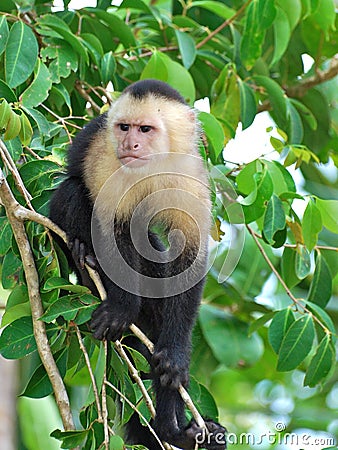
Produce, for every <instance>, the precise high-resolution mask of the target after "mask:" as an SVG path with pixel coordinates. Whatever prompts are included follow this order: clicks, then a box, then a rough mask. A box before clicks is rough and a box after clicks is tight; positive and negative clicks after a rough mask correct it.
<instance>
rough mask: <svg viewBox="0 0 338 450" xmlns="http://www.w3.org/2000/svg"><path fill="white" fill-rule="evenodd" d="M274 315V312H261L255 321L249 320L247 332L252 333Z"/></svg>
mask: <svg viewBox="0 0 338 450" xmlns="http://www.w3.org/2000/svg"><path fill="white" fill-rule="evenodd" d="M274 316H275V313H274V312H269V313H266V314H263V315H262V316H261V317H259V318H258V319H256V320H255V321H253V322H251V324H250V326H249V330H248V334H249V336H250V334H252V333H254V332H255V331H257V330H259V329H260V328H261V327H262V326H263V325H265V324H266V322H268V321H269V320H271V319H272V318H273V317H274Z"/></svg>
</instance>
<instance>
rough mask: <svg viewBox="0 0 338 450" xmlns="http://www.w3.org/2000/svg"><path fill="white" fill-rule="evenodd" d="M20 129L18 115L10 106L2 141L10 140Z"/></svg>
mask: <svg viewBox="0 0 338 450" xmlns="http://www.w3.org/2000/svg"><path fill="white" fill-rule="evenodd" d="M20 130H21V120H20V115H19V114H16V112H14V111H13V110H12V109H11V108H10V114H9V118H8V122H7V125H6V129H5V133H4V135H3V139H4V141H10V140H11V139H14V138H16V137H17V136H18V134H19V133H20Z"/></svg>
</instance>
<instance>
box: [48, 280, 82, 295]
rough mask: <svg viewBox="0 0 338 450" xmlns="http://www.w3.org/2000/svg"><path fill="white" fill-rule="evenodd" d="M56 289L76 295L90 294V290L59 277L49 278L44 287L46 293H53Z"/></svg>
mask: <svg viewBox="0 0 338 450" xmlns="http://www.w3.org/2000/svg"><path fill="white" fill-rule="evenodd" d="M54 289H62V290H64V291H70V292H74V293H75V294H85V293H88V288H86V287H84V286H80V285H78V284H71V283H69V281H67V280H64V279H63V278H59V277H51V278H48V280H47V281H46V283H45V284H44V286H43V291H44V292H49V291H53V290H54Z"/></svg>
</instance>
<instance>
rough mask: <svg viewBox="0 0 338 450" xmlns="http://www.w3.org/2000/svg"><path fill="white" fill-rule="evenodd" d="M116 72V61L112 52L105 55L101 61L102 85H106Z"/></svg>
mask: <svg viewBox="0 0 338 450" xmlns="http://www.w3.org/2000/svg"><path fill="white" fill-rule="evenodd" d="M115 70H116V61H115V58H114V55H113V52H108V53H106V54H105V55H104V56H103V58H102V60H101V77H102V81H103V83H105V84H107V83H109V81H111V80H112V79H113V75H114V73H115Z"/></svg>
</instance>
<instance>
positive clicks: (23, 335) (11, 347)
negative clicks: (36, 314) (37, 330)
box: [0, 317, 36, 359]
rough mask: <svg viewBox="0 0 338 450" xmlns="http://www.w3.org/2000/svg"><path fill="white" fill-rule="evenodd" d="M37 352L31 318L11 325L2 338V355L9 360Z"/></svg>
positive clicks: (0, 351) (0, 338)
mask: <svg viewBox="0 0 338 450" xmlns="http://www.w3.org/2000/svg"><path fill="white" fill-rule="evenodd" d="M35 350H36V342H35V339H34V333H33V324H32V318H31V317H21V318H20V319H18V320H15V321H14V322H12V323H11V324H9V325H8V326H7V327H6V328H5V329H4V330H3V332H2V334H1V336H0V354H1V355H2V356H3V357H4V358H7V359H18V358H23V357H24V356H26V355H29V354H30V353H32V352H34V351H35Z"/></svg>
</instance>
